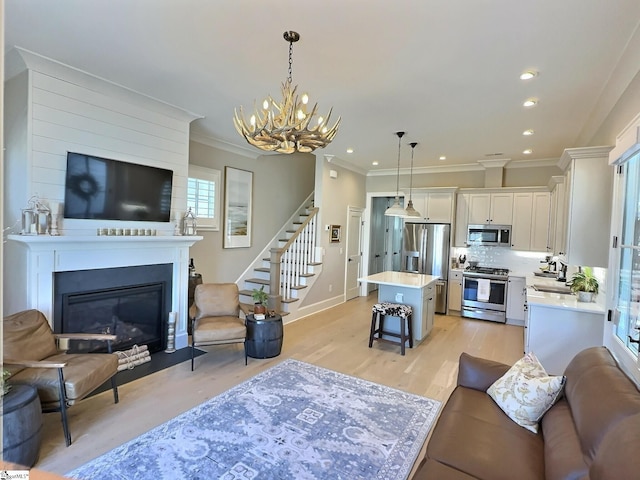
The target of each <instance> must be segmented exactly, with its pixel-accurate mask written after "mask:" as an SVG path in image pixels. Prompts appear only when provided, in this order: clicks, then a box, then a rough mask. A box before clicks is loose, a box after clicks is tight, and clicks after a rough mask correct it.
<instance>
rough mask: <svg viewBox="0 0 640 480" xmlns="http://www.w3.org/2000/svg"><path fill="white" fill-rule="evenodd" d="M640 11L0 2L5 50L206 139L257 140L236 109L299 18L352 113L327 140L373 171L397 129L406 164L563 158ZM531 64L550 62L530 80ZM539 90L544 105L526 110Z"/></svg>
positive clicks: (492, 3)
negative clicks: (171, 108)
mask: <svg viewBox="0 0 640 480" xmlns="http://www.w3.org/2000/svg"><path fill="white" fill-rule="evenodd" d="M639 22H640V2H639V1H638V0H610V1H603V0H561V1H558V0H533V1H530V2H524V1H513V0H458V1H451V0H420V1H419V0H395V1H394V2H389V1H388V0H323V1H321V2H302V1H300V0H270V1H258V0H253V1H251V0H246V1H238V0H215V1H213V0H209V1H204V0H91V1H86V0H56V1H51V0H5V50H6V51H8V50H9V49H10V48H11V47H13V46H20V47H22V48H25V49H27V50H31V51H33V52H36V53H39V54H41V55H44V56H46V57H49V58H52V59H54V60H58V61H60V62H62V63H65V64H68V65H70V66H72V67H76V68H78V69H81V70H84V71H86V72H89V73H92V74H94V75H97V76H99V77H102V78H105V79H108V80H110V81H113V82H115V83H118V84H120V85H123V86H125V87H128V88H131V89H133V90H136V91H139V92H142V93H145V94H147V95H149V96H151V97H155V98H157V99H160V100H163V101H165V102H167V103H170V104H173V105H176V106H178V107H181V108H183V109H185V110H188V111H191V112H194V113H197V114H199V115H202V116H203V118H202V119H198V120H196V121H194V122H193V124H192V132H193V133H195V134H197V135H198V137H199V138H203V137H206V138H207V140H208V141H211V142H213V143H214V144H218V145H222V146H225V145H226V147H228V148H230V149H234V148H235V147H234V146H237V147H241V148H242V149H245V150H246V151H247V152H252V153H253V152H257V153H260V152H259V151H256V150H255V149H253V147H250V146H249V145H247V144H246V143H245V141H244V139H242V138H241V137H240V136H239V135H238V133H237V132H236V131H235V129H234V127H233V124H232V117H233V112H234V108H236V107H239V106H241V105H242V106H243V107H244V109H245V112H247V111H251V110H252V109H253V105H254V102H255V101H258V102H259V103H261V101H262V99H263V98H264V97H266V96H267V94H271V95H272V96H273V97H274V98H276V99H277V98H278V97H279V96H280V95H279V94H280V86H281V83H282V82H283V81H284V80H285V79H286V76H287V67H288V60H287V55H288V44H287V42H285V40H284V39H283V37H282V34H283V32H285V31H286V30H295V31H297V32H299V33H300V35H301V39H300V41H299V42H298V43H296V44H295V45H294V51H293V83H294V84H297V85H299V90H301V91H306V92H308V93H309V95H310V97H311V101H312V102H316V101H317V102H318V106H319V110H320V113H322V114H326V113H327V112H328V111H329V109H330V108H331V107H333V118H334V119H335V118H337V116H338V115H339V116H341V117H342V123H341V127H340V130H339V131H338V134H337V136H336V138H335V139H334V141H333V143H331V144H330V145H329V146H327V147H326V148H325V149H323V150H319V151H317V153H320V154H328V155H334V156H335V158H336V159H339V160H340V161H342V162H346V163H349V164H352V165H353V166H354V167H357V168H359V169H362V170H366V171H370V170H376V169H395V168H396V165H397V152H398V139H397V137H396V135H395V132H396V131H398V130H403V131H406V132H407V134H406V136H405V137H404V138H403V139H402V140H403V145H404V147H403V154H402V165H403V167H405V166H408V164H409V161H410V160H409V159H410V148H409V147H407V146H406V144H408V143H409V142H414V141H415V142H418V143H419V144H418V146H417V147H416V149H415V166H416V167H431V166H437V167H446V166H458V165H460V164H467V165H468V164H473V165H476V166H477V162H478V161H484V160H487V159H496V158H497V159H512V160H514V161H517V160H531V159H536V160H544V159H557V158H558V157H560V155H561V154H562V151H563V149H564V148H567V147H574V146H583V145H581V144H580V143H585V142H588V141H589V139H590V137H589V135H592V134H593V133H594V132H595V128H597V126H598V125H599V122H601V121H602V120H604V118H599V117H598V115H597V112H598V111H599V109H598V108H596V106H597V102H598V101H599V99H600V97H601V96H603V92H605V88H606V87H607V82H608V81H609V79H610V76H611V72H612V71H613V70H614V68H615V67H616V65H617V64H618V63H619V61H620V59H621V57H622V55H623V53H624V52H625V47H626V46H627V44H628V43H629V41H630V39H631V38H632V37H633V35H634V33H635V34H637V30H638V27H639ZM638 68H640V66H635V67H634V70H633V72H632V73H633V74H635V73H636V72H637V71H638ZM528 69H533V70H536V71H538V72H539V75H538V76H536V77H535V78H533V79H532V80H529V81H526V82H525V81H522V80H520V79H519V75H520V74H521V73H522V72H523V71H525V70H528ZM530 97H536V98H538V99H539V103H538V104H537V105H536V106H535V107H532V108H525V107H523V106H522V103H523V101H524V100H525V99H527V98H530ZM616 98H617V97H616ZM611 106H613V105H611ZM600 116H603V115H602V114H601V115H600ZM527 129H533V130H534V132H535V133H534V135H532V136H530V137H525V136H523V135H522V132H523V131H524V130H527ZM347 148H353V150H354V152H353V153H352V154H348V153H346V150H347ZM527 148H531V149H532V150H533V153H532V154H531V155H525V154H523V153H522V152H523V150H525V149H527ZM495 154H499V155H495ZM441 155H446V157H447V159H446V160H444V161H443V160H439V159H438V158H439V156H441ZM373 161H378V162H379V165H377V166H373V165H372V162H373Z"/></svg>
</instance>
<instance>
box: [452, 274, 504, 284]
mask: <svg viewBox="0 0 640 480" xmlns="http://www.w3.org/2000/svg"><path fill="white" fill-rule="evenodd" d="M462 279H463V280H480V279H484V280H489V281H490V282H491V283H497V284H500V285H506V284H507V280H497V279H495V278H486V277H471V276H467V275H462Z"/></svg>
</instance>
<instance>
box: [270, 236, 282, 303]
mask: <svg viewBox="0 0 640 480" xmlns="http://www.w3.org/2000/svg"><path fill="white" fill-rule="evenodd" d="M281 258H282V250H281V249H280V248H272V249H271V257H270V267H269V268H270V272H269V306H268V308H269V310H275V312H276V313H278V314H279V313H280V312H281V311H282V295H280V273H281V272H280V260H281Z"/></svg>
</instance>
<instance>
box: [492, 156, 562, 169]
mask: <svg viewBox="0 0 640 480" xmlns="http://www.w3.org/2000/svg"><path fill="white" fill-rule="evenodd" d="M559 160H560V159H559V158H541V159H538V160H533V159H532V160H512V161H511V162H509V165H507V166H506V167H504V168H536V167H557V166H558V161H559Z"/></svg>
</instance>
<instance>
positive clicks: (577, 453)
mask: <svg viewBox="0 0 640 480" xmlns="http://www.w3.org/2000/svg"><path fill="white" fill-rule="evenodd" d="M541 426H542V434H543V436H544V470H545V478H546V479H547V480H568V479H578V478H584V477H585V476H586V474H587V473H588V471H589V467H588V466H587V464H586V463H585V461H584V458H583V457H582V450H581V449H580V439H579V438H578V432H576V427H575V425H574V424H573V419H572V418H571V409H570V408H569V404H568V403H567V400H566V399H565V398H561V399H560V400H558V402H557V403H556V404H555V405H554V406H553V407H551V408H550V409H549V411H548V412H547V413H545V415H544V417H542V421H541Z"/></svg>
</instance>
